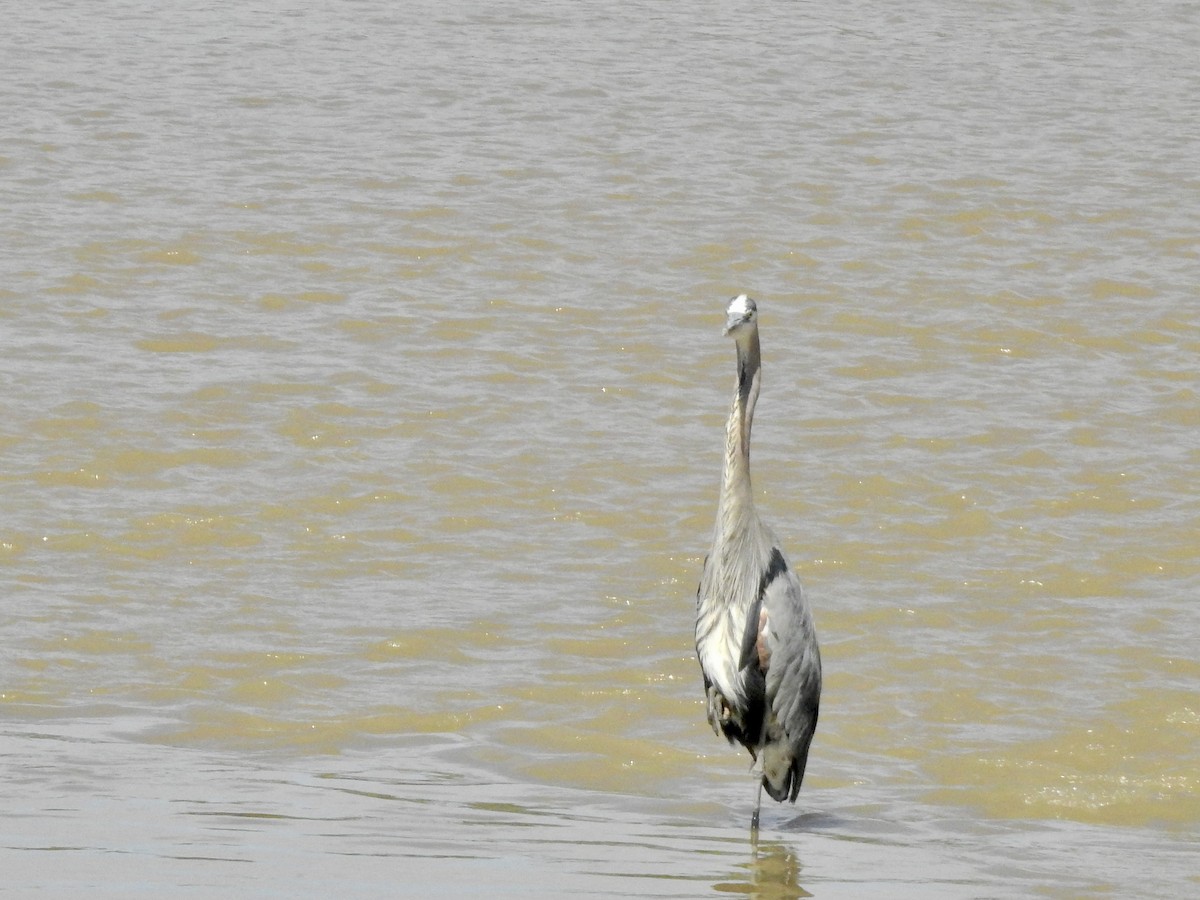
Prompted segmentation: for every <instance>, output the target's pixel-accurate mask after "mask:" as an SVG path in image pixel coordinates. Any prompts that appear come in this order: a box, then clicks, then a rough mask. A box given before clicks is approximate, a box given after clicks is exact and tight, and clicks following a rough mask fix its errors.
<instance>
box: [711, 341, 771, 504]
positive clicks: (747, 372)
mask: <svg viewBox="0 0 1200 900" xmlns="http://www.w3.org/2000/svg"><path fill="white" fill-rule="evenodd" d="M760 367H761V358H760V353H759V345H758V329H756V328H755V329H752V330H751V331H750V332H749V333H748V334H746V335H742V336H739V339H738V341H737V369H738V380H737V389H736V390H735V391H734V394H733V404H732V405H731V407H730V410H729V421H728V422H727V423H726V425H725V472H724V475H723V476H722V479H721V501H720V512H719V517H722V518H723V517H724V516H726V515H728V514H730V513H735V514H736V513H738V512H741V513H743V514H745V515H747V516H751V517H752V516H753V513H754V498H753V493H752V492H751V490H750V429H751V427H752V426H753V424H754V405H755V404H756V403H757V402H758V389H759V370H760Z"/></svg>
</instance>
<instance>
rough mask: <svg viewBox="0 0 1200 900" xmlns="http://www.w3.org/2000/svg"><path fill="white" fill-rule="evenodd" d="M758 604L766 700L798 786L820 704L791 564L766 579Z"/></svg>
mask: <svg viewBox="0 0 1200 900" xmlns="http://www.w3.org/2000/svg"><path fill="white" fill-rule="evenodd" d="M762 608H763V611H764V612H765V613H766V620H767V621H766V626H767V632H766V634H765V635H764V636H763V643H764V644H765V647H766V649H767V650H768V651H769V653H770V658H769V664H768V666H767V672H766V681H767V685H766V686H767V704H768V706H769V707H770V709H771V711H772V712H773V713H774V718H775V720H776V722H777V724H778V726H779V727H780V728H781V729H782V731H783V738H784V740H785V741H786V743H787V744H788V745H789V747H790V748H791V750H792V754H793V757H794V765H793V767H794V769H795V776H796V778H795V789H796V790H798V789H799V787H800V780H801V779H802V778H803V777H804V767H805V764H806V762H807V760H808V747H809V744H810V743H811V742H812V736H813V732H814V731H815V730H816V727H817V713H818V711H819V709H820V705H821V651H820V648H819V647H818V646H817V631H816V627H815V625H814V624H813V617H812V610H811V609H810V608H809V605H808V601H807V599H806V598H805V596H804V589H803V588H802V587H801V586H800V580H799V579H798V578H797V577H796V574H795V573H794V572H793V571H792V570H791V567H790V566H784V567H782V570H781V571H780V572H779V573H778V574H777V575H776V577H774V578H773V579H772V580H771V581H770V582H769V583H768V584H766V586H765V588H764V590H763V595H762ZM794 798H795V795H794V793H793V799H794Z"/></svg>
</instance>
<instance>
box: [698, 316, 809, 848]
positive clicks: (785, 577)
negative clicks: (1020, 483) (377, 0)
mask: <svg viewBox="0 0 1200 900" xmlns="http://www.w3.org/2000/svg"><path fill="white" fill-rule="evenodd" d="M725 333H726V334H727V335H730V336H732V337H733V339H734V343H735V345H736V347H737V387H736V389H735V391H734V395H733V403H732V406H731V409H730V411H729V421H728V423H727V425H726V429H725V466H724V472H723V475H722V478H721V493H720V499H719V501H718V504H717V519H716V525H715V526H714V529H713V539H712V547H711V549H710V550H709V553H708V557H707V558H706V559H705V562H704V573H703V575H702V576H701V579H700V588H699V590H698V591H697V593H696V652H697V656H698V657H699V660H700V669H701V672H702V673H703V676H704V690H705V694H706V698H707V714H708V721H709V724H711V725H712V727H713V730H714V731H715V732H716V733H717V734H718V735H724V736H725V737H726V738H728V739H729V742H730V743H733V742H734V741H737V742H738V743H740V744H742V745H743V746H745V748H746V749H747V750H749V751H750V756H751V757H752V758H753V759H754V760H755V761H756V762H759V763H761V766H762V780H761V782H760V789H759V798H760V801H761V790H762V788H765V789H766V791H767V793H768V794H770V795H771V797H772V798H773V799H775V800H778V801H783V800H789V801H791V802H793V803H794V802H795V801H796V795H797V793H798V792H799V791H800V783H801V782H802V781H803V779H804V768H805V765H806V763H807V762H808V748H809V745H810V744H811V743H812V737H813V732H814V730H815V729H816V726H817V711H818V709H819V706H820V700H821V653H820V650H819V648H818V646H817V633H816V628H815V626H814V625H813V617H812V610H811V609H810V608H809V605H808V601H807V600H806V598H805V596H804V590H803V588H802V587H801V586H800V581H799V579H798V578H797V577H796V573H795V572H793V571H792V568H791V566H789V565H788V561H787V557H786V556H785V555H784V552H783V549H782V548H781V547H780V544H779V540H778V538H776V536H775V534H774V532H772V531H771V529H770V528H769V527H768V526H767V525H766V524H765V523H764V522H763V521H762V519H760V518H759V516H758V513H757V512H756V510H755V508H754V497H753V493H752V491H751V487H750V429H751V426H752V424H753V421H754V406H755V403H756V402H757V400H758V393H759V384H760V370H761V358H760V349H759V338H758V311H757V308H756V306H755V303H754V301H753V300H751V299H750V298H749V297H747V296H746V295H745V294H742V295H740V296H738V297H735V298H734V299H733V300H732V301H730V303H729V309H728V312H727V320H726V326H725ZM757 823H758V807H757V805H756V807H755V811H754V819H753V824H754V825H757Z"/></svg>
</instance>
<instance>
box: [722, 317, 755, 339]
mask: <svg viewBox="0 0 1200 900" xmlns="http://www.w3.org/2000/svg"><path fill="white" fill-rule="evenodd" d="M749 318H750V317H749V316H742V315H734V316H730V317H729V318H728V319H726V320H725V331H724V332H722V334H724V335H725V337H729V335H731V334H733V332H734V331H736V330H737V329H738V328H740V327H741V326H742V325H744V324H746V320H747V319H749Z"/></svg>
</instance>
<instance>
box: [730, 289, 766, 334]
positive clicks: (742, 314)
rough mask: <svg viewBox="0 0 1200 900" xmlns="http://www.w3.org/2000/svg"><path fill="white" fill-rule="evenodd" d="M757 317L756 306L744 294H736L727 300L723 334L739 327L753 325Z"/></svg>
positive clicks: (735, 330)
mask: <svg viewBox="0 0 1200 900" xmlns="http://www.w3.org/2000/svg"><path fill="white" fill-rule="evenodd" d="M757 318H758V307H757V306H755V305H754V301H753V300H751V299H750V298H749V297H748V296H747V295H745V294H738V295H737V296H736V297H734V298H733V299H732V300H730V301H729V308H728V309H726V310H725V334H726V335H730V334H734V333H735V332H737V331H738V329H740V328H744V327H745V326H747V325H753V324H754V323H755V321H757Z"/></svg>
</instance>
